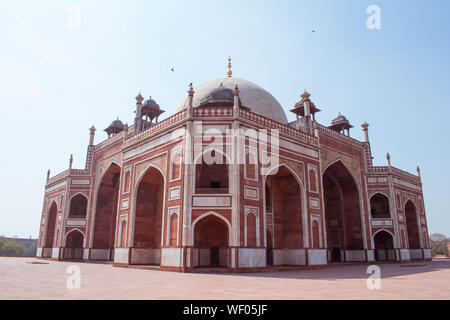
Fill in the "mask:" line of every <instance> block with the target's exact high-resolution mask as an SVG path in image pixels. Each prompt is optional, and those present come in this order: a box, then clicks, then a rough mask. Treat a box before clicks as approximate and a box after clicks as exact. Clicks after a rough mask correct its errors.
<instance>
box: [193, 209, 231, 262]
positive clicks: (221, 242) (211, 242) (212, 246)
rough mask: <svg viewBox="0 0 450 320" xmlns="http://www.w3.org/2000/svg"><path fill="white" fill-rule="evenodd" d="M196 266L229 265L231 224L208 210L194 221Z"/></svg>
mask: <svg viewBox="0 0 450 320" xmlns="http://www.w3.org/2000/svg"><path fill="white" fill-rule="evenodd" d="M192 229H193V238H194V239H193V244H194V267H229V260H230V259H229V255H230V252H229V246H230V240H231V239H230V238H231V230H230V224H229V222H228V221H227V219H225V218H224V217H222V216H221V215H219V214H217V213H215V212H207V213H205V214H203V215H202V216H200V217H198V218H197V219H196V220H195V221H194V223H193V227H192Z"/></svg>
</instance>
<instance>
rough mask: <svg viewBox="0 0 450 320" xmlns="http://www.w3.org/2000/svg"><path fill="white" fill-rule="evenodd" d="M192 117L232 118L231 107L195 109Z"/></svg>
mask: <svg viewBox="0 0 450 320" xmlns="http://www.w3.org/2000/svg"><path fill="white" fill-rule="evenodd" d="M193 115H194V117H232V116H233V107H196V108H194V109H193Z"/></svg>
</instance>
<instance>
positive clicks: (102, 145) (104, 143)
mask: <svg viewBox="0 0 450 320" xmlns="http://www.w3.org/2000/svg"><path fill="white" fill-rule="evenodd" d="M123 135H124V132H123V131H121V132H119V133H118V134H116V135H115V136H112V137H111V138H108V139H106V140H104V141H102V142H100V143H99V144H96V145H95V150H100V149H102V148H105V147H107V146H109V145H110V144H113V143H114V142H117V141H119V140H121V139H123Z"/></svg>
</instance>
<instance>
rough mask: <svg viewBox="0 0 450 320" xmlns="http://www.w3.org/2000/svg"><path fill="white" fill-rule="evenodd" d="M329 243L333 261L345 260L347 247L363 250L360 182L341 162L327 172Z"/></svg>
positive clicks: (330, 256)
mask: <svg viewBox="0 0 450 320" xmlns="http://www.w3.org/2000/svg"><path fill="white" fill-rule="evenodd" d="M323 188H324V202H325V218H326V226H327V242H328V243H327V245H328V250H329V254H328V257H329V260H330V261H334V262H336V261H341V259H342V257H343V255H342V252H345V251H346V250H363V248H364V245H363V231H362V224H361V212H360V206H359V193H358V188H357V185H356V183H355V181H354V179H353V176H352V175H351V174H350V172H349V171H348V169H347V168H346V167H345V166H344V165H343V164H342V162H341V161H338V162H335V163H334V164H332V165H331V166H329V167H328V168H327V169H326V170H325V172H324V173H323Z"/></svg>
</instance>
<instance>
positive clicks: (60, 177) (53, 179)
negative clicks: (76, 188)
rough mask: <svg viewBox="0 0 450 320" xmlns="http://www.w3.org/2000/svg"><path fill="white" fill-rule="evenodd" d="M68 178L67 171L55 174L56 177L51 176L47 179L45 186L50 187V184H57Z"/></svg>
mask: <svg viewBox="0 0 450 320" xmlns="http://www.w3.org/2000/svg"><path fill="white" fill-rule="evenodd" d="M68 176H69V170H65V171H63V172H61V173H59V174H57V175H56V176H53V177H51V178H49V179H48V180H47V183H46V184H45V186H46V187H47V186H49V185H51V184H53V183H55V182H58V181H60V180H63V179H65V178H67V177H68Z"/></svg>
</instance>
